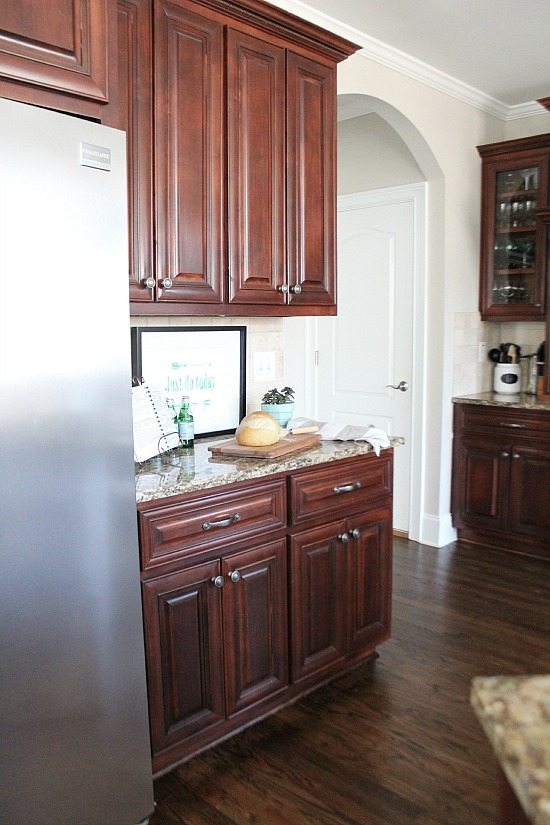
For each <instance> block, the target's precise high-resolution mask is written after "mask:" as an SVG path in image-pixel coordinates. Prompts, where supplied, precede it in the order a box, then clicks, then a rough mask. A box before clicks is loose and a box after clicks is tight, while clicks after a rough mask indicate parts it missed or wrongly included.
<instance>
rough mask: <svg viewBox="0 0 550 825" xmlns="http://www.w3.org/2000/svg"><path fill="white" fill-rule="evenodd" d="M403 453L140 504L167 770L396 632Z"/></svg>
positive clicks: (158, 751) (153, 690) (157, 754)
mask: <svg viewBox="0 0 550 825" xmlns="http://www.w3.org/2000/svg"><path fill="white" fill-rule="evenodd" d="M392 458H393V451H391V450H387V451H384V452H383V453H382V455H381V456H380V458H377V457H376V456H375V455H374V453H370V454H367V455H363V456H358V457H355V458H352V459H344V460H341V461H337V462H332V463H330V465H322V466H321V467H311V468H304V469H300V470H294V471H291V472H288V473H284V472H281V473H278V474H277V475H276V476H275V477H271V476H266V477H265V478H263V479H257V480H254V481H245V482H240V483H239V484H236V485H230V486H225V487H219V488H213V489H211V490H204V491H197V492H191V493H187V494H185V495H183V496H178V497H177V499H170V500H166V501H162V500H160V501H150V502H148V503H146V504H140V505H139V507H138V510H139V517H138V522H139V536H140V549H141V568H142V573H141V576H142V588H143V606H144V623H145V642H146V661H147V678H148V684H149V710H150V717H151V738H152V747H153V769H154V771H155V773H159V772H161V771H165V770H167V769H169V768H171V767H174V766H175V765H177V764H178V763H179V762H182V761H185V760H186V759H189V758H190V757H191V756H193V755H195V754H197V753H199V752H200V751H201V750H204V749H205V748H207V747H210V746H211V745H212V744H214V743H215V742H218V741H221V740H222V739H224V738H227V737H228V736H230V735H232V734H234V733H236V732H237V731H239V730H242V729H243V728H244V727H246V726H248V725H250V724H253V723H254V722H255V721H257V720H258V719H261V718H263V717H264V716H266V715H267V714H270V713H274V712H275V711H276V710H277V709H279V708H280V707H282V706H283V705H285V704H288V703H289V702H291V701H294V700H295V699H297V698H298V697H299V696H302V695H304V693H306V692H308V691H310V690H313V689H314V688H315V687H317V686H318V685H320V684H321V683H323V682H326V681H327V680H328V679H330V678H333V677H334V676H336V675H338V674H340V673H342V672H343V671H344V670H346V669H348V668H350V667H353V666H354V665H356V664H358V663H359V662H361V661H363V660H366V659H369V658H372V657H373V656H374V655H375V653H376V647H377V645H378V644H380V643H381V642H382V641H384V640H385V639H387V638H388V636H389V633H390V620H391V565H392V507H391V499H392V489H391V478H392ZM350 479H351V480H352V481H353V480H354V481H355V482H357V481H358V480H359V479H361V480H362V484H361V485H360V487H359V489H357V488H356V487H355V486H354V487H353V489H351V490H348V489H347V488H348V486H349V485H350ZM335 486H336V487H337V488H338V490H337V492H335V491H334V487H335ZM340 487H344V489H342V490H340V489H339V488H340ZM296 491H300V494H299V495H298V494H297V492H296ZM304 492H305V493H306V495H304ZM293 499H294V500H295V501H294V503H292V502H293ZM287 500H288V501H289V503H290V508H289V510H290V512H289V511H287V507H286V503H287ZM296 502H298V506H296ZM311 502H314V504H313V506H312V507H310V506H309V504H310V503H311ZM319 503H320V504H319ZM318 504H319V506H318ZM237 513H238V514H239V519H237V520H236V519H235V515H236V514H237ZM287 513H289V515H288V518H287ZM205 524H207V525H213V526H212V527H210V526H209V527H208V529H206V530H205V529H204V525H205Z"/></svg>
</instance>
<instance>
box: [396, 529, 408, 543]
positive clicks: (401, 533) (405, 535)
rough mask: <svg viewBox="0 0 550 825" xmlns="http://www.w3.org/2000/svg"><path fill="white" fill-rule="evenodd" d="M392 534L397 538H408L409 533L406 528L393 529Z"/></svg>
mask: <svg viewBox="0 0 550 825" xmlns="http://www.w3.org/2000/svg"><path fill="white" fill-rule="evenodd" d="M393 535H394V536H395V537H396V538H398V539H407V541H408V539H409V533H408V532H407V530H394V531H393Z"/></svg>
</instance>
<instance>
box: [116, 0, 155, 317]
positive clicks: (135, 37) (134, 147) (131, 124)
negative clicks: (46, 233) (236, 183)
mask: <svg viewBox="0 0 550 825" xmlns="http://www.w3.org/2000/svg"><path fill="white" fill-rule="evenodd" d="M117 57H118V61H117V69H118V76H117V83H116V84H114V88H113V103H112V106H110V107H109V110H110V111H109V115H110V118H111V124H110V125H112V126H115V127H116V128H118V129H122V130H124V131H125V132H126V156H127V161H128V215H129V220H128V242H129V250H128V252H129V254H128V261H129V275H128V277H129V282H130V300H131V301H143V300H145V301H151V300H152V299H153V295H154V282H153V277H152V276H153V269H154V266H153V180H152V175H153V111H152V106H153V100H152V95H153V85H152V76H151V60H152V19H151V3H150V0H117ZM147 279H151V280H150V281H149V283H150V284H151V286H149V287H148V286H147Z"/></svg>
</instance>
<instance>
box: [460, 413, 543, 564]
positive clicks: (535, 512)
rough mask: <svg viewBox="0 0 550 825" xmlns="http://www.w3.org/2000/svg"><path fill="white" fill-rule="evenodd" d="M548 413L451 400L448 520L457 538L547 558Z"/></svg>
mask: <svg viewBox="0 0 550 825" xmlns="http://www.w3.org/2000/svg"><path fill="white" fill-rule="evenodd" d="M549 489H550V414H549V413H545V412H544V411H530V410H527V409H526V410H520V409H506V408H499V407H484V406H475V405H468V404H455V411H454V444H453V485H452V513H453V521H454V524H455V526H456V527H457V529H458V536H459V538H460V539H462V540H466V541H471V542H474V543H477V544H480V545H483V544H485V545H488V546H493V547H499V548H505V549H508V550H512V551H515V552H517V553H523V554H526V555H533V556H538V557H542V558H550V514H549V510H548V490H549Z"/></svg>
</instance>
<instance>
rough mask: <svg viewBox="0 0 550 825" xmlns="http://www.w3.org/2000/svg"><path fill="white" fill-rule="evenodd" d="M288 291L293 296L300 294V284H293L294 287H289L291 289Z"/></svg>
mask: <svg viewBox="0 0 550 825" xmlns="http://www.w3.org/2000/svg"><path fill="white" fill-rule="evenodd" d="M290 291H291V292H292V293H293V294H294V295H299V294H300V293H301V291H302V287H301V286H300V284H294V286H291V287H290Z"/></svg>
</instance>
